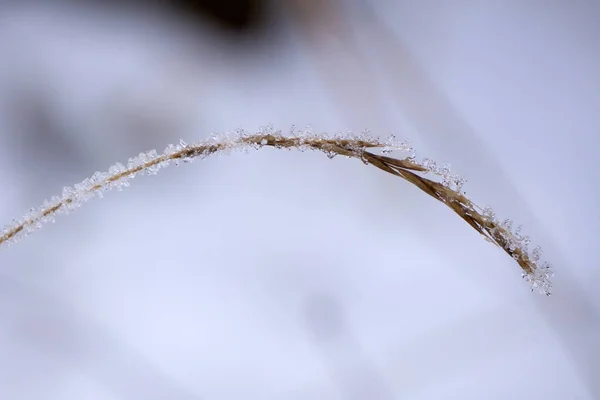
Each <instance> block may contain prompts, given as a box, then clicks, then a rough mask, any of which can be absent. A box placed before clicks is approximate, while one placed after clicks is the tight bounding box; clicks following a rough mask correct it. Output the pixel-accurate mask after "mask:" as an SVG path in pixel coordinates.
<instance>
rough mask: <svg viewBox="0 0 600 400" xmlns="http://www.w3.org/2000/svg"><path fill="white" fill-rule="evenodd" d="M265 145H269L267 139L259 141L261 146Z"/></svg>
mask: <svg viewBox="0 0 600 400" xmlns="http://www.w3.org/2000/svg"><path fill="white" fill-rule="evenodd" d="M267 143H269V141H268V140H267V139H263V140H261V141H260V145H261V146H266V145H267Z"/></svg>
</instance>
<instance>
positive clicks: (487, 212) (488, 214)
mask: <svg viewBox="0 0 600 400" xmlns="http://www.w3.org/2000/svg"><path fill="white" fill-rule="evenodd" d="M483 217H484V218H485V219H486V220H487V221H488V222H495V221H496V213H495V212H494V210H492V208H491V207H486V208H484V209H483Z"/></svg>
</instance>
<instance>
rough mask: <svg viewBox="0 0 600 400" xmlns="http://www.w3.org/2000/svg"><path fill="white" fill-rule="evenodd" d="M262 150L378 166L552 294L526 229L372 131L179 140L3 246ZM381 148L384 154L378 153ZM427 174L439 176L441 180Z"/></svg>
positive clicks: (77, 188)
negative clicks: (167, 180) (112, 199)
mask: <svg viewBox="0 0 600 400" xmlns="http://www.w3.org/2000/svg"><path fill="white" fill-rule="evenodd" d="M265 146H268V147H273V148H278V149H288V150H290V149H292V148H294V149H298V150H300V151H305V150H316V151H321V152H323V153H325V155H326V156H327V157H328V158H330V159H332V158H334V157H336V156H338V155H341V156H345V157H348V158H357V159H359V160H361V161H362V162H363V163H365V164H373V165H374V166H376V167H377V168H380V169H382V170H384V171H386V172H389V173H392V174H394V175H397V176H399V177H402V178H403V179H405V180H407V181H409V182H410V183H412V184H414V185H416V186H418V187H419V188H420V189H421V190H423V191H425V192H426V193H428V194H430V195H431V196H433V197H435V198H436V199H438V200H440V201H441V202H443V203H444V204H446V205H447V206H449V207H450V208H452V209H453V210H454V211H455V212H456V213H457V214H459V215H460V216H461V217H462V218H463V219H465V220H466V221H467V222H469V224H470V225H471V226H472V227H474V228H475V229H476V230H477V231H478V232H479V233H481V234H482V235H484V236H485V237H486V238H487V239H488V240H489V241H491V242H492V243H494V244H496V245H498V246H499V247H501V248H502V249H504V251H505V252H507V253H508V254H509V255H511V256H512V257H513V258H514V259H515V260H516V261H517V263H518V264H519V265H520V266H521V268H522V270H523V277H524V278H525V279H526V280H527V281H528V282H529V283H530V284H531V287H532V290H537V291H539V292H541V293H544V294H547V295H549V294H550V290H551V288H552V285H551V282H550V278H551V277H552V276H553V275H554V273H553V270H552V267H551V265H550V264H549V263H547V262H543V261H541V250H540V248H539V247H536V248H534V249H533V250H531V251H529V244H530V239H529V237H527V236H523V235H522V234H521V227H518V228H517V229H515V230H514V231H513V230H512V222H511V221H510V220H505V221H504V222H499V221H498V220H497V219H496V216H495V215H494V213H493V212H492V210H491V209H489V208H486V209H484V210H481V209H479V207H477V206H476V205H475V204H474V203H472V202H471V201H470V200H468V199H467V198H466V197H465V196H464V194H465V193H464V192H463V190H462V188H463V185H464V184H465V179H464V178H462V177H461V176H459V175H456V174H454V173H452V172H451V169H450V166H449V165H438V163H437V162H435V161H434V160H431V159H428V158H425V159H423V160H420V161H417V158H416V154H415V151H414V149H413V148H412V147H411V146H410V144H409V143H408V142H406V141H402V142H399V141H397V140H396V138H395V137H394V136H390V137H388V138H387V139H385V140H382V139H379V138H376V137H374V136H373V135H372V134H371V133H370V132H369V131H364V132H362V133H360V134H353V133H338V134H336V135H334V136H329V135H327V134H325V133H314V132H313V131H312V129H311V128H310V127H306V128H303V129H297V128H296V127H292V128H291V130H290V131H289V132H288V133H287V134H285V135H284V134H282V133H281V131H276V130H274V129H273V128H272V127H271V126H267V127H264V128H261V129H260V130H258V131H257V132H254V133H251V132H246V131H244V130H242V129H238V130H236V131H234V132H231V133H225V134H215V135H212V136H211V138H210V140H208V141H204V142H197V143H192V144H188V143H185V142H184V141H181V142H180V143H179V144H177V145H169V146H168V147H167V148H166V149H165V150H164V151H163V152H162V153H161V154H159V153H157V152H156V151H155V150H151V151H149V152H146V153H140V154H139V155H138V156H136V157H132V158H130V159H129V160H128V162H127V164H126V165H124V164H121V163H117V164H115V165H113V166H112V167H110V168H109V170H108V171H107V172H96V173H95V174H94V175H92V176H91V177H90V178H87V179H85V180H84V181H83V182H81V183H78V184H76V185H74V186H73V187H65V188H64V189H63V192H62V195H61V196H55V197H52V198H51V199H50V200H47V201H45V202H44V203H43V204H42V206H41V207H39V208H32V209H30V210H29V212H28V213H27V214H26V215H25V216H24V217H22V218H21V219H19V220H15V221H13V223H12V224H10V225H8V226H6V227H5V228H4V230H3V232H2V235H1V236H0V245H3V244H8V245H10V244H13V243H15V242H16V241H17V240H19V239H20V238H22V237H24V236H27V235H29V234H31V233H32V232H34V231H35V230H37V229H39V228H41V227H42V226H43V225H44V224H46V223H48V222H54V221H55V218H56V216H57V215H59V214H68V213H69V212H71V211H74V210H76V209H77V208H79V207H81V205H82V204H83V203H85V202H86V201H88V200H90V199H91V198H93V197H100V198H101V197H103V195H104V193H105V192H107V191H110V190H113V189H117V190H122V189H123V188H125V187H128V186H129V184H130V181H131V180H132V179H133V178H135V177H136V176H137V175H155V174H157V173H158V172H159V171H160V170H161V169H163V168H165V167H167V166H169V165H175V166H178V165H179V164H180V163H189V162H192V161H193V160H195V159H197V158H199V159H204V158H206V157H207V156H209V155H213V154H229V153H230V152H231V151H234V150H240V151H243V152H248V151H250V150H252V149H255V150H258V149H261V148H263V147H265ZM377 150H379V151H380V152H381V153H382V155H377V154H376V151H377ZM397 151H399V152H408V153H409V155H408V156H407V157H405V158H402V159H399V158H391V157H390V156H389V155H390V153H393V152H397ZM422 175H429V176H432V177H437V180H438V181H439V182H437V181H434V180H431V179H427V178H425V177H423V176H422ZM480 211H481V212H480Z"/></svg>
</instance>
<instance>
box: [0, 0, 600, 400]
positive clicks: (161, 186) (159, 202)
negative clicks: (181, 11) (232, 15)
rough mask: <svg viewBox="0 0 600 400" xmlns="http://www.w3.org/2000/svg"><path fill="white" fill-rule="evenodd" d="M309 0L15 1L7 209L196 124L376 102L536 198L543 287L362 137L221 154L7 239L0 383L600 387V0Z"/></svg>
mask: <svg viewBox="0 0 600 400" xmlns="http://www.w3.org/2000/svg"><path fill="white" fill-rule="evenodd" d="M289 3H292V2H291V0H290V2H289ZM295 3H296V4H295V6H292V5H289V6H288V4H287V3H286V2H281V3H280V4H279V6H278V7H277V8H276V9H275V10H274V13H273V16H272V18H273V22H272V25H273V26H272V28H273V31H272V32H271V33H269V34H268V35H270V36H268V37H267V38H266V39H264V38H263V39H261V40H257V42H256V43H254V44H253V43H247V46H245V47H243V49H242V48H241V47H238V46H235V45H231V44H229V43H228V42H225V41H223V40H221V39H220V38H218V37H216V36H215V34H214V33H213V31H211V30H210V29H208V28H207V27H192V26H187V25H185V24H182V23H181V22H180V21H177V20H174V19H169V18H165V17H161V15H156V14H152V13H148V14H147V15H144V16H139V15H137V16H133V15H131V14H128V13H120V14H119V15H117V14H115V12H114V11H111V9H108V8H107V9H106V10H103V11H99V9H98V8H96V9H94V10H90V9H87V8H85V7H80V8H74V6H73V5H69V4H65V5H63V6H60V7H59V6H56V5H54V6H52V5H49V3H46V5H35V6H34V5H32V6H25V5H24V3H23V4H19V3H18V2H16V3H9V2H5V3H2V7H0V106H1V107H0V128H1V129H0V132H1V133H0V193H1V196H0V217H1V218H2V219H3V220H5V221H6V222H9V221H10V220H11V218H13V217H17V216H20V215H21V214H23V213H24V212H26V210H27V209H28V207H30V206H32V205H37V204H41V202H42V201H43V200H44V199H45V198H47V197H50V196H52V195H54V194H59V193H60V191H61V190H62V186H63V185H69V184H73V183H75V182H78V181H80V180H82V179H83V178H85V177H87V176H89V175H91V174H92V173H93V172H94V171H96V170H106V169H108V166H110V165H111V164H113V163H114V162H116V161H126V160H127V158H128V157H130V156H132V155H135V154H137V153H138V152H139V151H142V150H148V149H151V148H157V149H158V150H162V149H163V148H164V147H165V146H166V145H167V144H168V143H173V142H177V141H178V140H179V138H185V139H188V140H194V139H201V138H205V137H209V136H210V134H211V132H213V131H214V132H219V131H227V130H233V129H235V128H238V127H244V128H246V129H247V130H253V129H257V128H258V127H260V126H261V125H266V124H269V123H270V124H273V125H274V126H275V127H276V128H280V129H288V128H289V127H290V126H291V125H292V124H296V125H297V126H305V125H307V124H310V125H311V126H312V127H313V129H314V130H316V131H327V132H330V133H335V132H338V131H345V130H348V129H351V130H354V131H361V130H363V129H365V128H367V129H370V130H371V131H372V132H374V133H377V134H378V133H381V134H383V135H387V134H389V133H395V134H396V135H397V136H399V137H410V138H411V139H412V142H413V143H414V145H415V147H417V150H418V153H419V155H421V156H432V157H434V158H436V159H438V160H440V161H443V162H451V163H452V165H453V167H454V169H455V170H456V171H458V172H460V173H461V174H463V175H465V176H466V177H467V178H468V179H469V182H468V184H467V186H466V190H467V192H468V194H469V195H470V196H472V197H473V198H474V199H475V200H476V201H477V202H478V203H480V204H481V205H491V206H493V207H494V208H495V209H496V211H497V212H498V214H499V215H501V216H507V217H510V218H513V219H514V220H515V222H516V223H522V224H524V226H525V229H526V231H527V232H528V233H529V234H530V235H531V236H532V238H533V240H534V243H537V244H540V245H542V246H543V247H544V249H545V250H546V254H547V258H548V259H550V260H551V261H553V263H554V264H555V266H556V269H557V276H556V278H555V290H554V296H553V297H550V298H545V297H543V296H540V295H537V294H532V293H530V292H529V291H528V287H527V285H526V284H525V283H524V282H523V281H522V280H521V279H520V272H519V269H518V266H517V265H516V264H515V263H514V262H512V260H511V259H510V258H509V257H507V256H506V255H505V254H504V253H503V252H501V251H500V250H499V249H497V248H494V247H493V246H492V245H490V244H489V243H487V242H486V241H484V240H483V239H482V238H481V237H479V236H478V235H477V234H476V233H475V232H474V231H472V229H470V228H469V227H468V226H467V225H466V224H465V223H464V222H462V221H461V220H460V219H459V218H458V217H457V216H455V215H454V214H453V213H452V212H450V211H449V210H448V209H447V208H445V207H443V206H442V205H441V204H437V203H436V202H435V201H433V200H431V199H429V198H427V197H426V196H425V195H424V194H423V193H421V192H419V191H418V190H417V189H415V188H413V187H411V186H410V185H408V184H406V183H405V182H403V181H401V180H399V179H395V178H394V177H392V176H387V175H386V174H384V173H383V172H381V171H378V170H376V169H375V168H367V167H365V166H363V165H362V164H361V163H360V162H357V161H356V160H347V159H334V160H328V159H327V158H326V157H325V156H324V155H322V154H311V153H299V152H289V153H288V152H282V151H276V150H272V149H265V150H262V151H260V152H252V153H250V154H248V155H245V154H235V155H231V156H227V157H216V158H213V159H209V160H206V161H202V162H200V161H198V162H196V163H195V164H192V165H186V166H182V167H179V168H175V167H172V168H169V169H167V170H165V171H164V172H162V173H161V174H159V175H158V176H156V177H152V178H146V177H142V178H137V179H136V180H135V181H134V182H133V185H132V187H131V188H129V189H127V190H126V191H124V192H123V193H111V194H109V195H108V196H107V197H106V198H105V199H103V200H101V201H93V202H90V203H89V204H86V206H85V207H83V208H82V209H81V210H80V211H77V212H76V213H75V214H73V215H71V216H68V217H63V218H60V219H59V220H58V221H57V223H56V224H55V225H52V226H47V227H45V228H44V229H42V230H41V231H40V232H37V233H36V234H35V235H33V236H32V237H29V238H27V239H26V240H23V241H22V242H20V243H18V245H16V246H13V247H11V248H3V249H2V251H0V398H2V399H197V398H198V399H282V400H283V399H392V398H394V399H404V398H406V399H441V398H443V399H481V398H486V399H507V398H511V399H538V398H539V399H542V398H543V399H561V400H562V399H596V398H600V384H599V383H598V381H597V377H598V376H600V348H599V346H600V344H599V338H600V325H599V322H598V321H599V310H600V300H599V297H598V295H597V294H596V288H597V287H598V285H599V284H600V270H599V265H598V258H597V257H596V256H597V246H598V241H599V240H598V239H599V238H600V214H599V213H598V210H597V208H596V207H597V204H600V191H598V189H597V183H598V178H599V172H598V167H597V163H596V159H597V149H598V145H599V141H598V129H599V128H600V112H599V111H598V110H600V72H599V71H600V44H599V43H600V25H598V20H600V3H598V2H595V1H592V0H589V1H583V0H580V1H552V0H550V1H544V2H542V1H533V0H531V1H516V0H515V1H497V2H491V1H490V2H477V1H466V0H464V1H453V2H444V1H420V2H409V1H375V0H373V1H371V2H369V1H362V2H360V1H353V2H350V1H347V2H335V1H332V2H322V3H321V4H319V2H302V1H299V2H298V1H296V2H295ZM329 3H331V4H329ZM42 4H45V3H42ZM298 5H303V6H306V7H307V9H305V10H304V12H305V13H306V14H304V15H305V16H308V17H305V18H297V15H296V14H295V12H296V11H292V10H298ZM329 6H330V7H331V10H332V11H331V12H328V10H327V9H320V10H319V9H318V10H316V11H315V10H314V9H311V7H317V8H318V7H324V8H327V7H329ZM253 40H254V39H253ZM249 42H251V41H249Z"/></svg>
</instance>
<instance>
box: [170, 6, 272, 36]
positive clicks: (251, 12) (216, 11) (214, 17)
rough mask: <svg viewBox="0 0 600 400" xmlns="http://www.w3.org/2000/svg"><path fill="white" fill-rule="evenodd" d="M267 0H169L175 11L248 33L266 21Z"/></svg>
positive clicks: (227, 28) (235, 31)
mask: <svg viewBox="0 0 600 400" xmlns="http://www.w3.org/2000/svg"><path fill="white" fill-rule="evenodd" d="M267 3H268V1H267V0H167V1H166V4H167V5H168V6H169V7H171V8H173V10H174V11H175V12H178V13H184V14H185V15H187V16H191V17H193V18H200V19H206V20H210V21H212V22H215V23H216V24H217V25H218V26H220V27H221V28H223V29H225V30H227V31H231V32H233V33H248V32H250V31H254V30H257V29H260V28H261V27H262V25H263V24H264V23H265V12H266V8H267Z"/></svg>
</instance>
